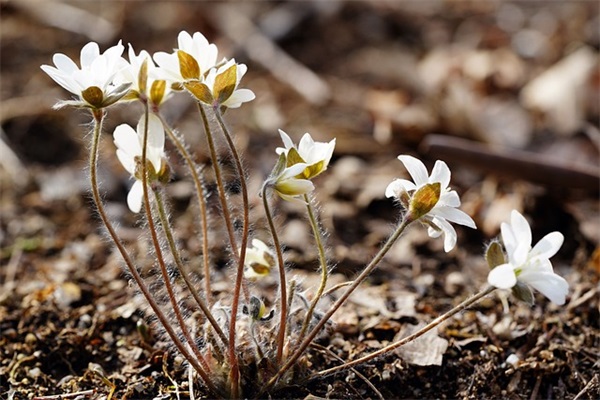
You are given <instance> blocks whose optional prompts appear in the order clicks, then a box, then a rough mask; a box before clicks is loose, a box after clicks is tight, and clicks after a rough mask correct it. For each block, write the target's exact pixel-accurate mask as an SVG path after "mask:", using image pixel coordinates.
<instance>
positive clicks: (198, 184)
mask: <svg viewBox="0 0 600 400" xmlns="http://www.w3.org/2000/svg"><path fill="white" fill-rule="evenodd" d="M156 116H157V117H158V118H159V119H160V121H161V122H162V124H163V127H164V128H165V132H167V135H168V136H169V139H171V142H173V144H174V145H175V147H177V151H179V154H180V155H181V157H183V159H184V161H185V163H186V164H187V166H188V169H189V171H190V174H191V176H192V181H193V182H194V187H195V188H196V197H197V198H198V208H199V210H200V223H201V228H200V229H201V230H202V257H203V264H204V291H205V292H206V293H205V294H204V295H205V297H206V302H207V303H208V306H209V307H210V306H212V304H213V302H212V288H211V282H210V259H209V249H208V211H207V207H206V198H205V196H204V184H203V180H202V177H201V176H200V174H199V171H198V169H197V166H196V163H195V162H194V160H193V159H192V156H191V154H190V153H189V152H188V151H187V149H186V148H185V146H184V145H183V143H182V141H181V140H180V139H179V138H178V137H177V135H176V134H175V132H173V130H172V129H171V128H170V127H169V125H168V124H167V123H166V121H165V120H164V119H163V117H162V116H161V115H160V114H159V113H156Z"/></svg>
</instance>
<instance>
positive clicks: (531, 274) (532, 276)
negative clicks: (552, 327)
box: [519, 271, 569, 305]
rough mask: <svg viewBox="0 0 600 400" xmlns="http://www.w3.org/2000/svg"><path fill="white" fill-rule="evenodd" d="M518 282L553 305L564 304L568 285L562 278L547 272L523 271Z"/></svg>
mask: <svg viewBox="0 0 600 400" xmlns="http://www.w3.org/2000/svg"><path fill="white" fill-rule="evenodd" d="M519 280H520V281H521V282H524V283H526V284H528V285H530V286H531V287H533V288H534V289H536V290H537V291H538V292H540V293H541V294H543V295H544V296H546V297H547V298H548V299H550V301H552V302H553V303H556V304H558V305H563V304H565V298H566V296H567V294H568V293H569V284H568V283H567V281H566V280H565V279H564V278H563V277H561V276H559V275H557V274H555V273H553V272H547V271H541V272H538V271H524V272H523V273H521V274H520V275H519Z"/></svg>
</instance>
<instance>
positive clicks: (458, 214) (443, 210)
mask: <svg viewBox="0 0 600 400" xmlns="http://www.w3.org/2000/svg"><path fill="white" fill-rule="evenodd" d="M430 215H434V216H436V217H439V218H444V219H446V220H448V221H450V222H454V223H455V224H460V225H464V226H468V227H469V228H473V229H477V226H476V225H475V221H473V219H472V218H471V217H470V216H469V215H468V214H467V213H465V212H464V211H462V210H459V209H458V208H454V207H447V206H438V207H434V209H433V210H431V211H430Z"/></svg>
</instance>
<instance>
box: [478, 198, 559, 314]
mask: <svg viewBox="0 0 600 400" xmlns="http://www.w3.org/2000/svg"><path fill="white" fill-rule="evenodd" d="M501 234H502V241H503V242H504V247H505V249H506V253H507V255H508V263H506V264H502V265H499V266H497V267H495V268H494V269H492V270H491V271H490V273H489V275H488V283H489V284H490V285H492V286H495V287H497V288H499V289H510V288H512V287H513V286H515V285H516V284H517V282H522V283H524V284H526V285H528V286H531V287H532V288H534V289H536V290H537V291H539V292H540V293H542V294H543V295H544V296H546V297H547V298H548V299H550V300H551V301H552V302H554V303H556V304H558V305H562V304H564V303H565V299H566V296H567V294H568V292H569V284H568V283H567V281H566V280H565V279H564V278H562V277H560V276H558V275H557V274H555V273H554V271H553V269H552V264H551V263H550V257H552V256H554V255H555V254H556V253H557V252H558V250H559V249H560V247H561V246H562V244H563V241H564V236H563V235H562V234H561V233H560V232H552V233H549V234H548V235H546V236H544V237H543V238H542V239H541V240H540V241H539V242H538V243H537V244H536V245H535V246H534V247H533V248H531V241H532V238H531V228H530V227H529V223H528V222H527V220H526V219H525V217H523V215H521V214H520V213H519V212H518V211H516V210H513V211H512V213H511V216H510V224H507V223H503V224H502V225H501Z"/></svg>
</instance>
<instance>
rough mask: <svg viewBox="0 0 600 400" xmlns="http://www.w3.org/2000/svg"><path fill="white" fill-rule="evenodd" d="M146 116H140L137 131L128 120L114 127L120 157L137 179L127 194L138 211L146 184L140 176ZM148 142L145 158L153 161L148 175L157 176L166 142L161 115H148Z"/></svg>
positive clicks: (132, 206)
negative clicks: (139, 167)
mask: <svg viewBox="0 0 600 400" xmlns="http://www.w3.org/2000/svg"><path fill="white" fill-rule="evenodd" d="M144 131H145V120H144V117H143V116H142V118H141V119H140V121H139V123H138V125H137V132H136V131H135V130H133V128H132V127H131V126H129V125H127V124H121V125H119V126H117V127H116V128H115V131H114V133H113V138H114V142H115V145H116V146H117V158H118V159H119V161H120V162H121V164H122V165H123V167H124V168H125V170H127V172H129V173H130V174H131V176H133V177H134V178H135V179H136V182H135V183H134V184H133V186H132V187H131V190H130V191H129V194H128V196H127V205H128V206H129V209H130V210H131V211H133V212H135V213H137V212H140V210H141V206H142V195H143V191H142V189H143V187H142V182H141V179H140V178H141V177H140V176H139V175H138V172H139V171H138V164H139V162H140V160H141V157H142V144H143V140H144ZM147 144H148V146H147V149H146V158H147V159H148V161H149V162H150V163H151V165H152V168H151V169H154V171H151V172H153V173H150V174H149V179H152V180H157V179H158V178H159V177H158V174H160V173H162V171H163V170H164V165H163V163H164V144H165V132H164V128H163V126H162V123H161V122H160V119H159V118H158V117H157V116H155V115H154V114H150V115H149V116H148V142H147Z"/></svg>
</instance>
